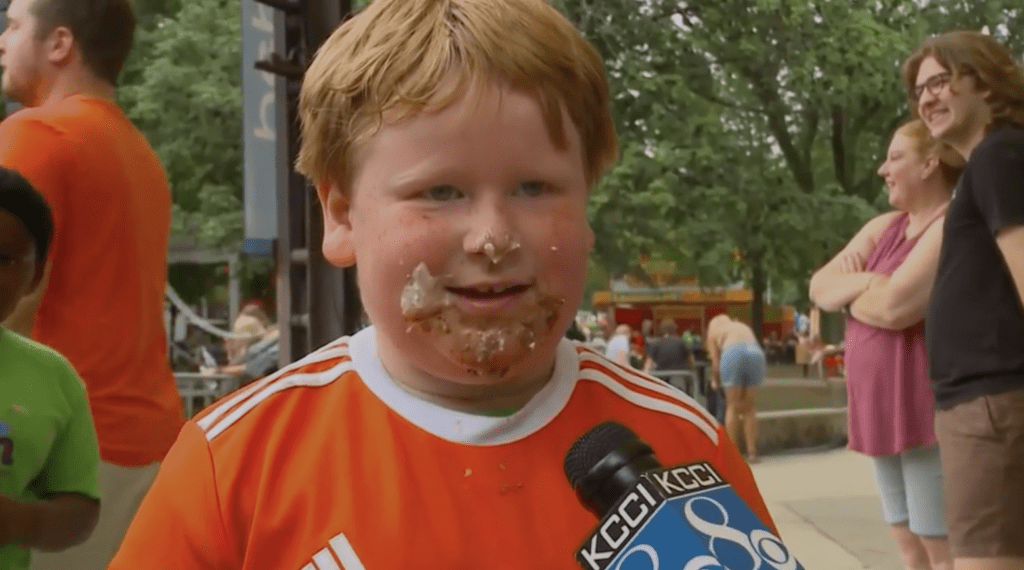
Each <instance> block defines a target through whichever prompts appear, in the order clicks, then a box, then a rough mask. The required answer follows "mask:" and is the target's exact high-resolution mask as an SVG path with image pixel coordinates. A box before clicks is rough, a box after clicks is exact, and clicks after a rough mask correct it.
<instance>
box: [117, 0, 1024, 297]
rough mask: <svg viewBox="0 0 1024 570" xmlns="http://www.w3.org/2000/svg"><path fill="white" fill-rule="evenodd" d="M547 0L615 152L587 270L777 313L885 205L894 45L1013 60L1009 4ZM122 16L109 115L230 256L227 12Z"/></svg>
mask: <svg viewBox="0 0 1024 570" xmlns="http://www.w3.org/2000/svg"><path fill="white" fill-rule="evenodd" d="M552 2H553V3H554V4H555V5H556V6H558V7H559V8H560V9H561V10H562V11H563V12H564V13H565V14H566V15H567V16H568V17H569V18H570V19H571V20H573V21H574V22H575V23H576V24H577V26H578V27H579V28H580V29H581V30H582V31H583V33H584V34H585V35H586V36H587V37H588V39H590V40H591V41H592V42H593V43H594V45H595V46H596V47H597V49H598V51H599V52H600V53H601V54H602V56H603V58H604V61H605V63H606V67H607V70H608V76H609V80H610V82H611V89H612V94H613V113H614V115H615V119H616V124H617V128H618V131H619V134H620V136H621V139H622V159H621V160H620V161H619V163H618V164H616V165H615V166H614V167H613V168H612V170H611V171H610V172H609V174H608V176H607V177H606V178H605V179H604V180H603V181H602V183H601V184H600V185H599V187H598V188H597V189H596V190H595V192H594V195H593V200H592V204H591V218H592V222H593V225H594V229H595V233H596V234H597V238H598V239H597V248H596V251H595V255H594V261H595V262H596V263H597V265H599V266H600V267H601V268H602V269H603V270H604V271H607V272H609V273H610V274H612V275H615V274H621V273H623V272H624V271H626V270H633V271H639V266H638V262H639V260H640V258H641V256H647V257H654V258H662V259H664V260H669V261H673V262H675V263H676V264H677V266H678V267H679V270H680V272H682V273H687V274H695V275H698V276H699V277H700V279H701V282H702V283H705V284H709V285H710V284H720V283H732V282H736V281H737V280H744V281H746V282H748V283H754V282H757V281H758V280H759V279H758V275H759V274H760V275H761V277H760V281H761V283H754V284H755V285H756V286H757V287H758V288H759V289H760V288H764V287H766V286H767V285H769V284H771V285H773V289H775V290H776V291H779V290H788V291H791V292H795V296H794V297H793V298H790V299H785V300H787V301H797V300H800V298H801V297H802V295H803V294H804V291H805V289H806V287H805V286H804V282H805V281H806V279H807V277H808V276H809V274H810V272H811V271H812V270H813V269H814V268H815V267H817V266H818V265H820V264H821V263H822V262H823V261H824V260H825V259H826V258H827V257H828V256H829V255H830V254H831V253H832V252H833V251H835V250H836V249H837V248H838V247H839V246H840V245H841V244H842V243H843V242H845V241H846V240H847V239H848V238H849V236H851V235H852V234H853V233H854V231H855V230H856V228H857V227H859V225H860V224H862V223H863V222H864V221H865V219H866V218H867V217H869V216H870V215H872V214H874V213H876V212H877V211H879V210H880V209H881V208H884V207H886V202H885V196H884V194H883V186H882V184H881V182H880V181H879V179H878V178H877V176H876V175H875V169H876V168H877V165H878V163H879V162H880V160H881V157H882V155H883V153H884V149H885V147H886V145H887V143H888V139H889V137H890V135H891V133H892V131H893V129H894V128H895V127H896V126H897V125H898V124H899V123H900V122H902V121H903V120H905V119H906V118H907V116H908V108H907V104H906V97H905V94H904V90H903V86H902V84H901V82H900V78H899V73H898V69H899V65H900V63H901V62H902V61H903V60H904V59H905V58H906V56H907V55H908V54H909V53H910V51H911V50H912V49H913V48H914V46H916V45H917V44H918V43H919V42H920V41H921V40H922V39H923V38H924V37H926V36H927V35H929V34H933V33H937V32H941V31H945V30H948V29H954V28H970V29H982V28H986V29H987V30H988V31H989V32H990V33H992V34H993V35H995V36H997V37H998V38H999V39H1000V40H1002V41H1004V42H1006V43H1007V44H1008V45H1010V46H1011V47H1012V49H1014V51H1015V52H1016V53H1018V54H1021V53H1024V34H1022V32H1021V30H1024V9H1022V8H1020V7H1018V4H1019V0H989V1H986V2H976V1H973V0H931V1H930V2H919V1H917V0H812V1H810V2H798V1H796V0H685V1H680V0H600V1H598V0H552ZM364 4H365V0H356V1H354V2H353V5H354V7H356V8H359V7H361V6H362V5H364ZM136 5H137V10H138V13H139V22H140V28H139V33H138V36H137V40H136V47H135V50H134V52H133V55H132V58H131V60H130V61H129V64H128V66H127V68H126V70H125V73H124V75H123V80H122V88H121V90H120V98H121V103H122V104H123V105H124V108H125V109H126V112H127V113H128V115H129V116H130V117H131V118H132V119H133V120H134V121H135V122H136V124H138V125H139V126H140V128H141V129H142V130H143V132H144V133H145V134H146V135H147V137H148V138H149V140H150V141H151V143H152V144H153V146H154V148H155V149H156V151H157V153H158V154H159V155H160V157H161V159H162V160H163V163H164V165H165V168H166V169H167V171H168V175H169V177H170V179H171V185H172V188H173V192H174V202H175V228H176V230H177V231H179V232H185V231H192V232H195V233H197V234H198V235H199V236H200V238H201V240H202V242H203V243H205V244H209V245H235V244H237V243H238V241H239V240H240V239H241V236H242V213H241V209H242V208H241V199H242V136H241V115H242V110H241V94H240V91H241V81H240V57H241V54H240V47H241V46H240V44H241V37H240V36H241V33H240V22H239V17H240V6H239V0H189V1H187V2H186V1H184V0H136ZM756 293H758V294H759V293H760V290H758V291H756Z"/></svg>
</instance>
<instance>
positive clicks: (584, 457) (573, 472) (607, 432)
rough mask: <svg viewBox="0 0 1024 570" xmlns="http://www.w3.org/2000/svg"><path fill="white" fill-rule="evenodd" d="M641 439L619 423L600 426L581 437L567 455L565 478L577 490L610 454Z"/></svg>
mask: <svg viewBox="0 0 1024 570" xmlns="http://www.w3.org/2000/svg"><path fill="white" fill-rule="evenodd" d="M638 439H639V438H638V437H637V435H636V434H635V433H633V430H631V429H629V428H628V427H626V426H624V425H622V424H620V423H617V422H604V423H601V424H598V425H596V426H594V427H592V428H590V430H588V431H587V432H586V433H584V434H583V435H581V436H580V437H579V439H577V440H576V443H574V444H573V445H572V447H571V448H569V451H568V452H567V453H566V454H565V463H564V465H563V468H564V469H565V476H566V478H568V479H569V483H570V484H571V485H572V487H573V488H574V489H575V488H577V487H579V484H580V481H581V480H582V479H583V477H584V476H586V475H587V473H589V472H590V470H591V469H593V468H594V466H595V465H597V464H598V463H600V462H601V460H602V459H604V458H605V457H607V456H608V455H609V454H610V453H612V452H614V451H615V450H617V449H620V448H621V447H622V446H624V445H626V444H627V443H629V442H632V441H636V440H638Z"/></svg>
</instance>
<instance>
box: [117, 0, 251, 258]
mask: <svg viewBox="0 0 1024 570" xmlns="http://www.w3.org/2000/svg"><path fill="white" fill-rule="evenodd" d="M137 8H138V12H139V31H138V33H137V36H136V45H135V48H134V50H133V54H132V59H131V60H130V62H129V64H128V65H127V66H126V70H125V74H124V77H123V80H122V85H121V88H120V89H119V99H120V103H121V104H122V106H123V107H124V109H125V112H126V113H127V114H128V116H129V117H130V118H131V119H132V121H133V122H134V123H135V124H136V125H138V126H139V128H140V129H141V130H142V131H143V132H144V133H145V134H146V136H147V138H148V139H149V141H150V144H152V145H153V148H154V150H156V152H157V154H158V155H159V156H160V159H161V161H162V162H163V165H164V168H165V169H166V170H167V174H168V177H169V179H170V182H171V189H172V192H173V196H174V231H175V233H176V234H179V235H180V234H193V236H194V237H197V238H198V240H199V242H200V243H202V244H204V245H208V246H237V245H238V244H239V243H240V241H241V238H242V99H241V21H240V19H241V8H240V5H239V0H190V1H188V2H183V1H172V2H168V1H165V0H146V1H140V2H139V3H138V6H137Z"/></svg>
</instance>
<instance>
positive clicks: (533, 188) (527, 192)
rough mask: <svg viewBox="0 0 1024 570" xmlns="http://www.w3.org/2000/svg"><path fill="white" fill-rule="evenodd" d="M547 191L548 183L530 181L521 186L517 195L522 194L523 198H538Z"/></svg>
mask: <svg viewBox="0 0 1024 570" xmlns="http://www.w3.org/2000/svg"><path fill="white" fill-rule="evenodd" d="M547 190H548V185H547V183H545V182H541V181H539V180H529V181H527V182H523V183H521V184H520V185H519V188H518V190H517V193H518V194H522V195H523V196H529V197H536V196H540V195H542V194H544V193H545V192H547Z"/></svg>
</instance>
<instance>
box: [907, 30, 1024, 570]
mask: <svg viewBox="0 0 1024 570" xmlns="http://www.w3.org/2000/svg"><path fill="white" fill-rule="evenodd" d="M903 80H904V83H905V85H906V86H907V91H908V93H909V94H910V98H911V103H912V105H911V108H912V109H914V111H915V112H916V114H917V115H918V116H919V117H920V118H921V120H923V121H924V123H925V124H926V125H927V126H928V130H929V131H930V132H931V134H932V136H934V137H935V138H936V139H939V140H941V141H943V142H945V143H947V144H949V145H950V146H952V147H953V148H954V149H956V150H957V152H959V153H960V155H961V156H962V157H963V158H964V159H966V160H967V166H966V167H965V169H964V173H963V176H962V178H961V179H960V183H959V185H958V187H957V189H956V191H955V192H954V194H953V198H952V201H951V202H950V205H949V212H948V213H947V214H946V220H945V226H944V230H943V231H944V235H943V239H942V246H941V249H940V253H939V261H938V269H937V271H936V275H937V277H936V280H935V286H934V290H933V292H932V296H931V302H930V303H929V305H928V311H927V317H926V318H925V324H926V336H925V338H926V340H927V344H928V365H929V368H930V372H931V379H932V388H933V390H934V392H935V399H936V403H937V405H938V408H939V411H938V412H937V413H936V422H935V426H936V433H937V436H938V440H939V447H940V449H941V451H942V469H943V480H944V485H945V497H946V506H947V509H948V514H947V517H946V518H947V520H948V521H949V538H950V548H951V549H952V552H953V556H954V558H955V568H956V569H957V570H1009V569H1014V570H1020V569H1021V568H1024V70H1022V68H1021V65H1020V62H1019V61H1017V60H1016V59H1015V58H1014V56H1013V55H1012V54H1011V53H1010V51H1009V50H1007V49H1006V47H1004V46H1003V45H1001V44H1000V43H999V42H997V41H996V40H995V39H993V38H992V37H990V36H987V35H984V34H980V33H976V32H962V31H958V32H948V33H945V34H941V35H939V36H935V37H933V38H930V39H928V40H926V41H925V42H924V43H923V44H922V45H921V46H920V47H919V48H918V49H917V51H915V52H914V53H913V54H912V55H911V56H910V57H909V58H908V59H907V61H906V62H905V63H904V65H903Z"/></svg>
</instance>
